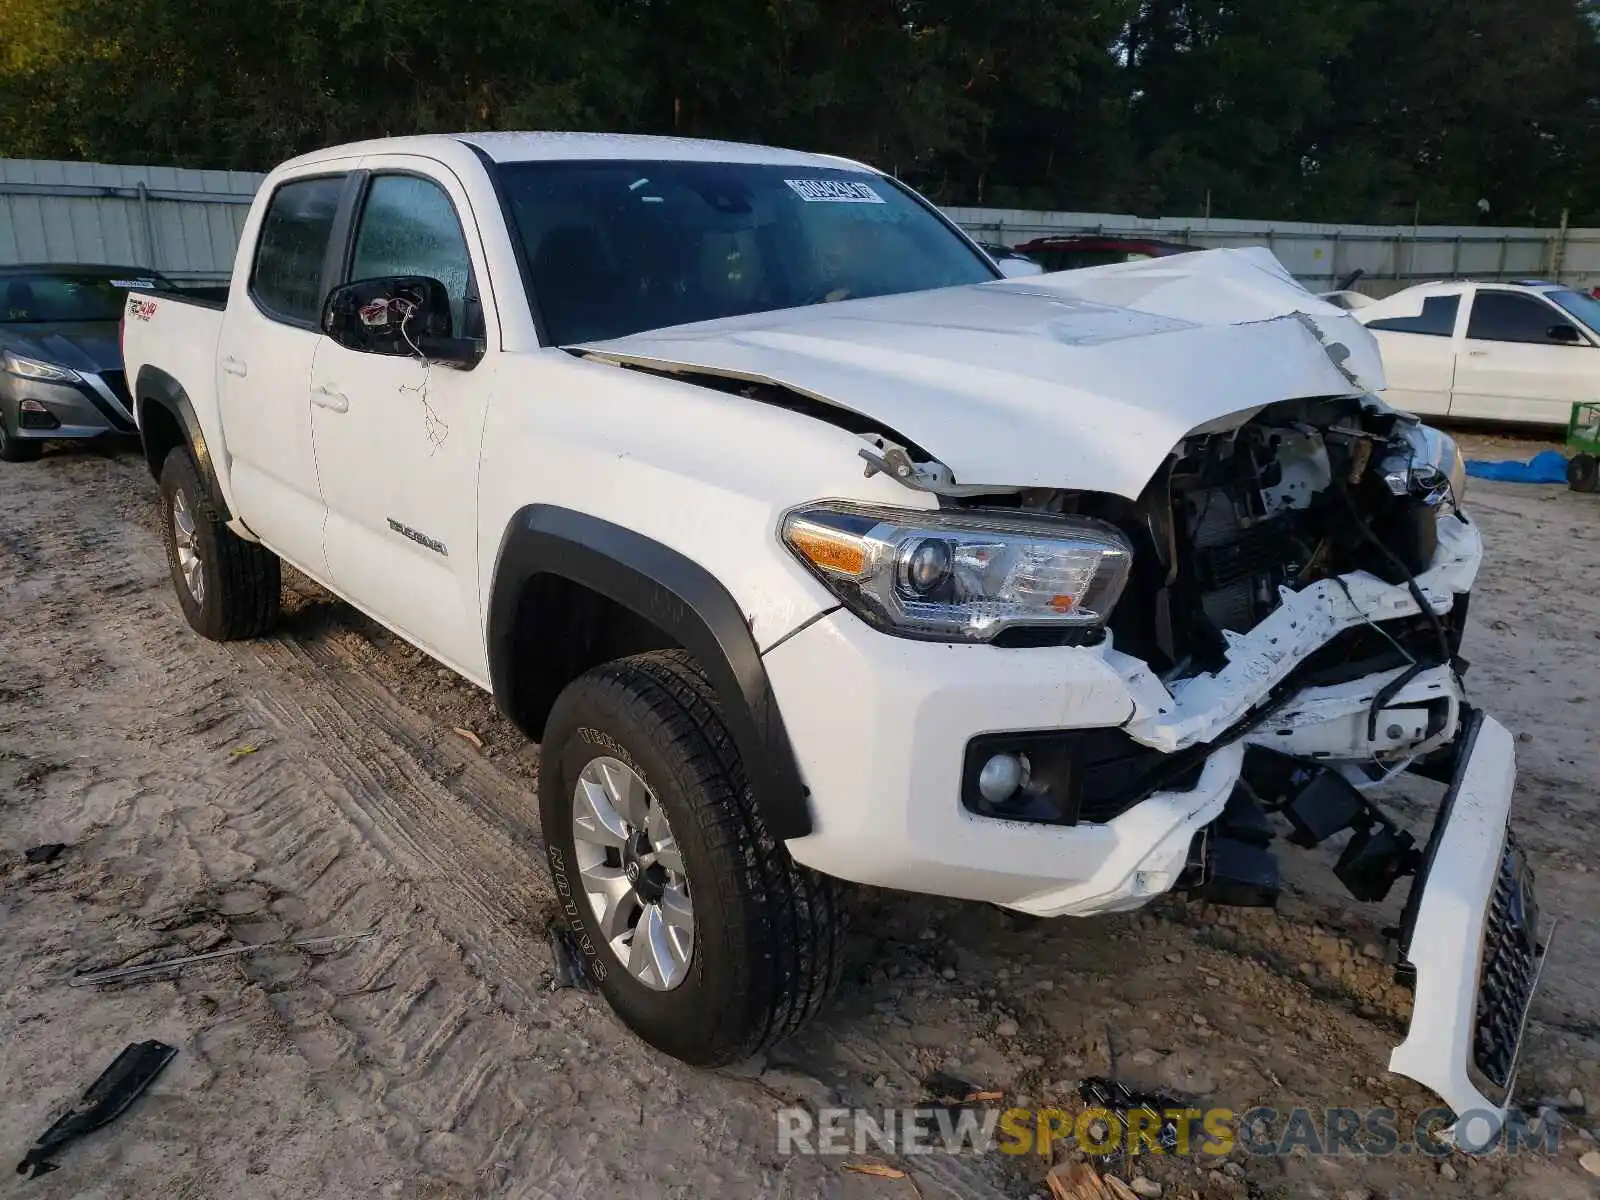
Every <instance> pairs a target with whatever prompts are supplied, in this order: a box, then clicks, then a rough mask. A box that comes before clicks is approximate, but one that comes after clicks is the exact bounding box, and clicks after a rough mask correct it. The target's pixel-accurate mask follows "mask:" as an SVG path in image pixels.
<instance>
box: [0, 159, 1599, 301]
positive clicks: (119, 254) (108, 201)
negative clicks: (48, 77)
mask: <svg viewBox="0 0 1600 1200" xmlns="http://www.w3.org/2000/svg"><path fill="white" fill-rule="evenodd" d="M262 178H263V177H262V176H261V175H256V174H251V173H248V172H244V171H192V170H181V169H177V168H172V167H137V166H107V165H104V164H100V163H68V162H39V161H29V160H26V159H0V263H8V262H11V263H15V262H103V263H116V264H119V265H125V266H142V267H153V268H155V269H157V270H160V271H164V272H166V273H167V274H169V275H171V276H172V277H173V278H175V279H180V280H182V279H188V280H197V281H198V280H214V279H221V278H223V277H225V276H226V275H227V274H228V273H229V271H231V270H232V267H233V252H234V247H235V245H236V244H237V242H238V239H239V231H240V229H241V228H242V227H243V224H244V216H245V210H246V206H247V205H248V204H249V203H250V198H251V197H252V196H253V195H254V194H255V190H256V188H257V187H259V186H260V184H261V180H262ZM946 211H947V212H948V213H949V214H950V216H951V217H952V218H953V219H954V220H955V221H957V222H958V223H959V224H961V225H962V226H963V227H964V228H965V229H967V230H968V231H969V232H971V233H972V234H973V235H974V236H976V237H977V238H978V239H979V240H981V241H986V242H1000V243H1004V244H1006V245H1017V244H1018V243H1021V242H1026V241H1028V240H1030V239H1032V238H1035V237H1041V236H1047V235H1051V234H1074V233H1096V234H1106V235H1112V236H1121V237H1128V236H1140V237H1146V238H1158V239H1161V240H1165V241H1178V242H1185V243H1188V244H1191V245H1195V246H1204V247H1216V246H1267V247H1268V248H1270V249H1271V250H1272V251H1273V252H1274V253H1276V254H1277V256H1278V258H1279V259H1281V260H1282V262H1283V264H1284V265H1285V266H1286V267H1288V268H1289V270H1290V271H1292V272H1293V273H1294V275H1295V276H1296V277H1297V278H1298V279H1300V281H1301V282H1302V283H1304V284H1305V285H1306V286H1307V287H1310V288H1312V289H1313V290H1326V289H1327V288H1330V287H1332V286H1333V284H1334V283H1335V282H1337V281H1338V280H1339V279H1341V278H1342V277H1343V276H1345V275H1346V274H1348V273H1349V272H1351V271H1354V270H1355V269H1357V268H1358V267H1359V268H1361V269H1362V270H1363V271H1364V272H1365V274H1364V276H1363V277H1362V279H1361V280H1360V281H1359V282H1358V283H1357V285H1356V286H1357V287H1358V288H1359V289H1360V290H1362V291H1365V292H1369V293H1371V294H1373V295H1386V294H1387V293H1389V292H1392V291H1395V290H1396V289H1398V288H1401V287H1405V286H1406V285H1408V284H1411V283H1415V282H1417V281H1419V280H1423V279H1445V278H1452V277H1456V276H1464V277H1468V278H1475V279H1486V278H1493V279H1518V278H1524V277H1533V278H1540V279H1560V280H1561V281H1562V282H1564V283H1569V284H1573V285H1575V286H1585V287H1587V286H1592V285H1594V284H1597V283H1600V229H1515V228H1490V227H1482V226H1470V225H1469V226H1460V227H1456V226H1440V225H1423V226H1419V227H1414V226H1409V225H1401V226H1392V225H1319V224H1310V223H1306V222H1296V221H1247V220H1228V219H1221V218H1216V219H1206V218H1185V217H1160V218H1143V217H1132V216H1127V215H1125V214H1116V213H1062V212H1032V211H1026V210H1021V209H993V208H951V209H947V210H946Z"/></svg>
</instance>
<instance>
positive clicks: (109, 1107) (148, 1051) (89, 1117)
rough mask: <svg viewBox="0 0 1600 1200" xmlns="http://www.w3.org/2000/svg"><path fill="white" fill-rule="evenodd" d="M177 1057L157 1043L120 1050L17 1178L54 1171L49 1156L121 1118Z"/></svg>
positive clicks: (32, 1153) (21, 1166)
mask: <svg viewBox="0 0 1600 1200" xmlns="http://www.w3.org/2000/svg"><path fill="white" fill-rule="evenodd" d="M177 1053H178V1051H177V1048H176V1047H174V1046H169V1045H167V1044H166V1043H165V1042H157V1041H149V1042H134V1043H133V1044H132V1045H131V1046H129V1047H127V1048H126V1049H125V1050H123V1052H122V1053H121V1054H119V1055H117V1057H116V1060H115V1061H114V1062H112V1064H111V1065H110V1066H109V1067H107V1068H106V1069H105V1070H104V1071H103V1072H102V1073H101V1075H100V1078H99V1079H96V1080H95V1081H94V1082H93V1083H92V1084H90V1085H89V1090H88V1091H87V1092H85V1093H84V1094H83V1099H82V1100H80V1101H78V1103H77V1104H75V1105H73V1106H72V1108H71V1110H70V1111H68V1112H67V1113H66V1114H65V1115H63V1116H62V1117H61V1118H60V1119H59V1120H57V1121H56V1123H55V1124H54V1125H52V1126H50V1128H49V1129H47V1130H45V1131H44V1136H43V1137H41V1138H40V1139H39V1140H38V1141H37V1142H35V1143H34V1144H33V1147H32V1148H31V1149H30V1150H29V1151H28V1153H27V1155H26V1157H24V1158H23V1160H22V1161H21V1162H19V1163H18V1164H17V1174H18V1175H21V1176H23V1177H24V1178H27V1179H37V1178H38V1177H39V1176H41V1175H43V1174H45V1173H46V1172H47V1171H54V1170H55V1169H56V1164H55V1163H53V1162H51V1161H50V1157H49V1156H50V1155H52V1154H54V1153H55V1152H56V1151H57V1150H59V1149H61V1147H63V1146H65V1145H66V1144H67V1143H68V1142H71V1141H76V1140H77V1139H78V1138H80V1137H82V1136H83V1135H84V1134H86V1133H91V1132H93V1131H94V1130H96V1129H99V1128H100V1127H101V1126H102V1125H107V1124H110V1123H111V1122H112V1121H114V1120H116V1119H117V1118H118V1117H120V1116H121V1115H122V1114H123V1113H124V1112H126V1111H127V1108H128V1105H130V1104H132V1103H133V1102H134V1101H135V1100H137V1099H138V1098H139V1096H140V1094H141V1093H142V1092H143V1091H144V1090H145V1088H147V1087H149V1086H150V1084H151V1083H152V1082H153V1081H154V1080H155V1077H156V1076H157V1075H159V1074H161V1072H162V1069H163V1068H164V1067H166V1065H167V1064H168V1063H169V1062H171V1061H172V1058H173V1055H175V1054H177Z"/></svg>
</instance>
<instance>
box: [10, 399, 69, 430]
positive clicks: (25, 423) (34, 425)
mask: <svg viewBox="0 0 1600 1200" xmlns="http://www.w3.org/2000/svg"><path fill="white" fill-rule="evenodd" d="M60 424H61V422H60V421H58V420H56V416H55V414H54V413H53V412H51V411H50V410H49V409H48V408H46V407H45V406H44V405H42V404H40V403H39V402H38V401H37V400H24V401H23V402H22V403H21V404H19V405H18V406H17V428H18V429H55V428H57V427H59V426H60Z"/></svg>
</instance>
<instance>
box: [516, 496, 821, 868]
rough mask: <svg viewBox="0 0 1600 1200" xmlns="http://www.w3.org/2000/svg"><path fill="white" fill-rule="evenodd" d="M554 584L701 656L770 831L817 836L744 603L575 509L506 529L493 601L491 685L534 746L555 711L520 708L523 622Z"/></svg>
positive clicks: (524, 516)
mask: <svg viewBox="0 0 1600 1200" xmlns="http://www.w3.org/2000/svg"><path fill="white" fill-rule="evenodd" d="M537 575H554V576H559V577H561V578H564V579H567V580H569V581H571V582H572V583H576V584H579V585H581V586H583V587H586V588H588V589H590V590H591V591H593V592H596V593H598V594H599V595H601V596H604V597H606V598H607V599H608V600H611V601H613V602H615V603H616V604H619V605H621V606H622V607H624V608H627V609H630V610H632V611H633V612H634V613H636V614H638V615H639V616H640V617H643V618H644V619H645V620H648V621H649V622H651V624H653V625H655V626H656V627H657V628H659V629H661V630H662V631H663V632H665V633H666V634H667V635H668V636H670V637H671V638H672V639H673V640H674V641H676V642H677V643H678V644H679V645H680V646H682V647H683V648H684V649H685V650H687V651H688V652H689V653H690V654H692V655H693V656H694V658H695V660H696V661H697V662H698V663H699V664H700V666H701V668H702V669H703V670H704V671H705V673H706V677H707V678H708V679H709V680H710V682H711V685H712V687H713V688H714V689H715V690H716V693H717V697H718V700H719V701H720V702H721V706H722V715H723V718H724V719H725V720H726V721H727V724H728V732H729V734H730V735H731V736H732V738H733V741H734V745H735V746H736V747H737V748H738V750H739V754H740V757H741V758H742V759H743V761H744V767H745V771H746V773H747V774H748V776H749V779H750V784H751V787H752V788H753V789H754V792H755V798H756V804H757V806H758V809H759V811H760V814H761V818H762V821H763V823H764V824H765V825H766V827H767V829H768V831H769V832H770V833H771V834H772V836H773V837H775V838H777V839H778V840H779V841H787V840H788V839H790V838H797V837H804V836H805V835H806V834H808V833H810V832H811V830H812V823H811V810H810V806H809V803H808V795H809V793H808V792H807V790H806V787H805V784H804V783H803V782H802V780H801V777H800V767H799V763H798V761H797V760H796V758H795V754H794V747H793V746H792V745H791V744H790V742H789V735H788V732H787V731H786V730H785V729H784V725H783V717H782V715H781V714H780V713H779V711H778V701H777V697H776V696H774V695H773V692H772V684H771V681H770V680H769V679H768V678H767V669H766V666H765V664H763V663H762V661H761V654H760V651H759V650H757V648H756V643H755V638H754V637H752V636H751V633H750V626H749V624H748V623H747V622H746V620H745V617H744V613H743V611H742V610H741V609H740V608H739V605H738V603H737V602H736V601H735V600H734V598H733V597H732V596H731V595H729V593H728V590H727V589H726V588H724V587H723V586H722V584H721V583H720V582H718V581H717V579H716V578H715V577H714V576H713V575H712V574H711V573H710V572H709V571H707V570H706V569H705V568H704V567H702V566H700V565H699V564H698V563H696V562H693V561H692V560H690V559H689V558H686V557H685V556H684V555H682V554H680V553H678V552H677V551H676V550H673V549H671V548H670V547H668V546H664V545H662V544H661V543H660V542H657V541H654V540H653V539H651V538H648V537H645V536H644V535H643V534H640V533H636V532H634V531H633V530H631V529H625V528H623V527H622V526H620V525H613V524H612V523H611V522H609V521H605V520H601V519H600V518H598V517H593V516H589V515H588V514H586V513H580V512H575V511H573V510H571V509H566V508H559V507H555V506H553V505H546V504H530V505H527V506H526V507H524V508H521V509H519V510H517V513H516V515H515V516H514V517H512V519H511V521H510V523H509V524H508V526H507V527H506V531H505V534H504V535H503V536H502V538H501V541H500V550H499V554H498V556H497V558H496V560H495V570H494V583H493V585H492V592H491V595H490V600H489V619H488V651H489V677H490V680H491V682H492V683H493V685H494V695H495V701H496V703H497V705H498V706H499V707H500V709H501V711H502V712H504V713H505V714H506V715H507V716H509V717H511V719H512V720H514V721H516V722H517V723H518V724H519V726H521V727H523V729H524V732H527V733H528V734H529V736H531V737H535V738H537V737H538V736H540V735H541V734H542V733H543V725H544V719H545V717H546V716H547V715H548V711H545V712H536V713H528V712H526V711H523V710H522V706H520V705H519V704H518V703H517V693H516V688H517V676H518V670H517V668H518V666H519V664H518V662H517V661H516V659H517V653H516V644H515V637H516V621H517V611H518V606H519V604H520V602H521V597H522V594H523V590H524V588H525V587H526V586H527V585H528V583H529V582H530V580H532V579H533V578H534V577H535V576H537Z"/></svg>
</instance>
